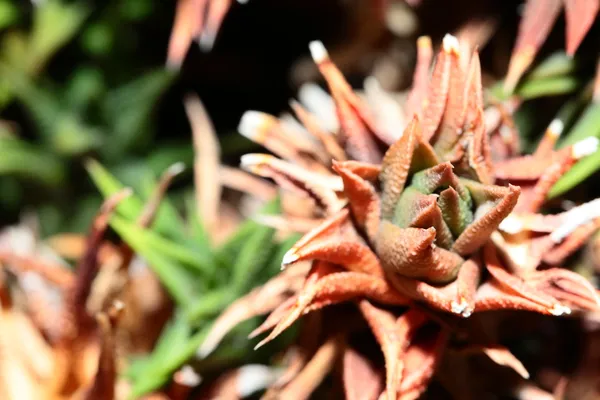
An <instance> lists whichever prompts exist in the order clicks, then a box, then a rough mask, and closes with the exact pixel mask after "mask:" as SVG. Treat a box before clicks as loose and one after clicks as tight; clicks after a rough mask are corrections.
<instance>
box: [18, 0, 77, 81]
mask: <svg viewBox="0 0 600 400" xmlns="http://www.w3.org/2000/svg"><path fill="white" fill-rule="evenodd" d="M88 14H89V10H88V9H87V8H86V6H85V5H84V3H82V2H70V3H66V2H64V1H60V0H46V1H43V2H41V4H40V5H38V6H37V7H36V8H35V12H34V14H33V25H32V29H31V34H30V36H29V42H28V49H27V51H28V55H29V64H28V66H27V67H28V68H27V71H28V72H29V73H35V72H37V71H39V70H40V69H41V68H43V66H44V65H45V63H46V62H47V61H48V59H49V58H50V56H52V55H53V54H54V53H55V52H56V51H57V50H58V49H59V48H61V47H62V46H63V45H64V44H65V43H66V42H68V41H69V40H70V39H71V38H73V37H74V36H75V34H76V33H77V31H78V30H79V28H80V27H81V25H82V24H83V21H84V20H85V19H86V18H87V16H88ZM22 67H24V66H22Z"/></svg>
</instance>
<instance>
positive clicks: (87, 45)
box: [81, 22, 115, 56]
mask: <svg viewBox="0 0 600 400" xmlns="http://www.w3.org/2000/svg"><path fill="white" fill-rule="evenodd" d="M114 40H115V38H114V31H113V30H112V29H111V27H110V26H109V25H108V24H106V23H102V22H100V23H95V24H90V25H88V26H87V27H86V28H85V31H84V32H83V35H81V44H82V46H83V48H84V49H85V50H87V51H88V52H89V53H91V54H93V55H96V56H100V55H106V54H108V53H109V52H110V50H111V49H112V48H113V44H114Z"/></svg>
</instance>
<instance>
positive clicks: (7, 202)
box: [0, 176, 24, 212]
mask: <svg viewBox="0 0 600 400" xmlns="http://www.w3.org/2000/svg"><path fill="white" fill-rule="evenodd" d="M0 193H2V196H0V207H2V209H3V210H4V211H5V212H16V211H17V210H18V209H19V206H20V205H21V201H22V199H23V195H24V194H23V189H22V187H21V185H20V184H19V181H18V179H17V178H16V177H14V176H0Z"/></svg>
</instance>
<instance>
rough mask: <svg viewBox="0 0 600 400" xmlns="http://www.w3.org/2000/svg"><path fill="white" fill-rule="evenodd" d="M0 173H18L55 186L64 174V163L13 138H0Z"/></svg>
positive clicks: (62, 178)
mask: <svg viewBox="0 0 600 400" xmlns="http://www.w3.org/2000/svg"><path fill="white" fill-rule="evenodd" d="M0 155H1V156H0V175H18V176H21V177H26V178H31V179H35V180H37V181H40V182H42V183H44V184H46V185H49V186H57V185H59V184H60V183H61V182H62V181H63V180H64V176H65V170H64V165H63V164H62V163H61V161H60V160H59V159H58V158H56V157H55V156H54V155H52V154H49V153H46V152H44V151H42V150H40V149H39V148H37V147H34V146H32V145H30V144H27V143H25V142H23V141H21V140H18V139H13V138H6V137H3V138H0Z"/></svg>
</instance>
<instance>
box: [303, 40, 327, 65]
mask: <svg viewBox="0 0 600 400" xmlns="http://www.w3.org/2000/svg"><path fill="white" fill-rule="evenodd" d="M308 49H309V50H310V55H311V57H312V59H313V60H314V62H316V63H317V64H318V63H320V62H323V61H325V60H327V59H328V58H329V53H328V52H327V49H326V48H325V45H324V44H323V42H321V41H320V40H313V41H312V42H310V43H309V44H308Z"/></svg>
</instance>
